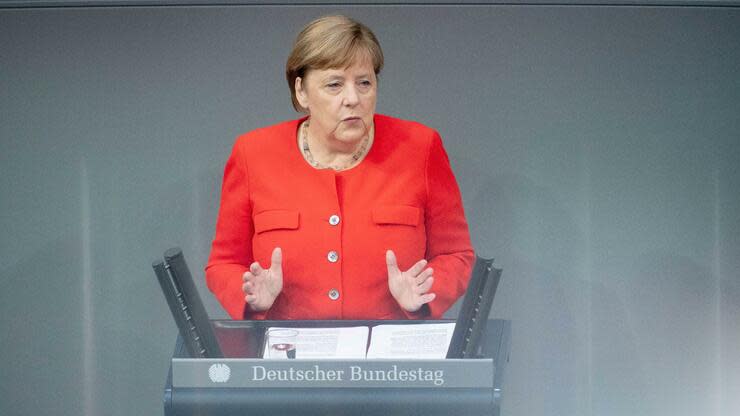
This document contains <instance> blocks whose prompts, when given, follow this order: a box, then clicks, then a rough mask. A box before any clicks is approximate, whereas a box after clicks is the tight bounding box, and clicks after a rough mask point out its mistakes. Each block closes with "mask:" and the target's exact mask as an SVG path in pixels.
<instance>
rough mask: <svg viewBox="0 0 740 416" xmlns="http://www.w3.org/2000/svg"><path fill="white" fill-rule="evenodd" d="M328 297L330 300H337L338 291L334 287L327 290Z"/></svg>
mask: <svg viewBox="0 0 740 416" xmlns="http://www.w3.org/2000/svg"><path fill="white" fill-rule="evenodd" d="M329 299H331V300H337V299H339V291H338V290H336V289H332V290H330V291H329Z"/></svg>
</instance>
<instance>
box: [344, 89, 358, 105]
mask: <svg viewBox="0 0 740 416" xmlns="http://www.w3.org/2000/svg"><path fill="white" fill-rule="evenodd" d="M359 102H360V94H359V93H358V92H357V87H355V86H354V85H351V84H350V85H348V86H347V88H345V89H344V105H345V106H347V107H354V106H356V105H357V103H359Z"/></svg>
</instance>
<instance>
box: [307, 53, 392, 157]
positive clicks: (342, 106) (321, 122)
mask: <svg viewBox="0 0 740 416" xmlns="http://www.w3.org/2000/svg"><path fill="white" fill-rule="evenodd" d="M295 82H296V83H295V87H296V88H295V89H296V98H297V99H298V102H299V103H300V104H301V105H302V106H303V107H304V108H306V109H308V113H309V115H310V116H311V123H310V125H309V134H310V135H311V136H312V137H315V138H317V139H323V140H327V141H328V142H329V144H338V145H340V146H341V144H348V145H351V144H355V143H356V142H358V141H360V140H362V139H363V138H364V137H365V136H366V135H367V134H368V131H369V129H370V127H371V126H372V123H373V115H374V114H375V103H376V99H377V96H376V94H377V85H376V84H377V79H376V77H375V71H374V70H373V65H372V62H370V60H369V59H363V60H361V61H356V62H354V63H353V64H352V65H350V66H348V67H347V68H342V69H315V70H310V71H308V73H307V74H306V76H305V77H304V78H303V79H301V78H300V77H299V78H297V79H296V81H295ZM332 142H334V143H332Z"/></svg>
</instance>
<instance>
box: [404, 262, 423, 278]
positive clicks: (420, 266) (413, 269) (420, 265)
mask: <svg viewBox="0 0 740 416" xmlns="http://www.w3.org/2000/svg"><path fill="white" fill-rule="evenodd" d="M426 266H427V261H426V260H424V259H421V260H419V261H417V262H416V264H414V265H413V266H411V268H410V269H408V270H407V271H406V272H407V273H411V275H412V276H416V275H417V274H419V273H421V271H422V270H424V267H426Z"/></svg>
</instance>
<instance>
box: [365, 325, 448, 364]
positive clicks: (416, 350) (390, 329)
mask: <svg viewBox="0 0 740 416" xmlns="http://www.w3.org/2000/svg"><path fill="white" fill-rule="evenodd" d="M454 331H455V323H454V322H451V323H443V324H412V325H378V326H375V327H373V330H372V335H371V340H370V348H369V349H368V351H367V358H400V359H417V358H418V359H441V358H445V357H446V356H447V349H448V348H449V346H450V341H451V340H452V333H453V332H454Z"/></svg>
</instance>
